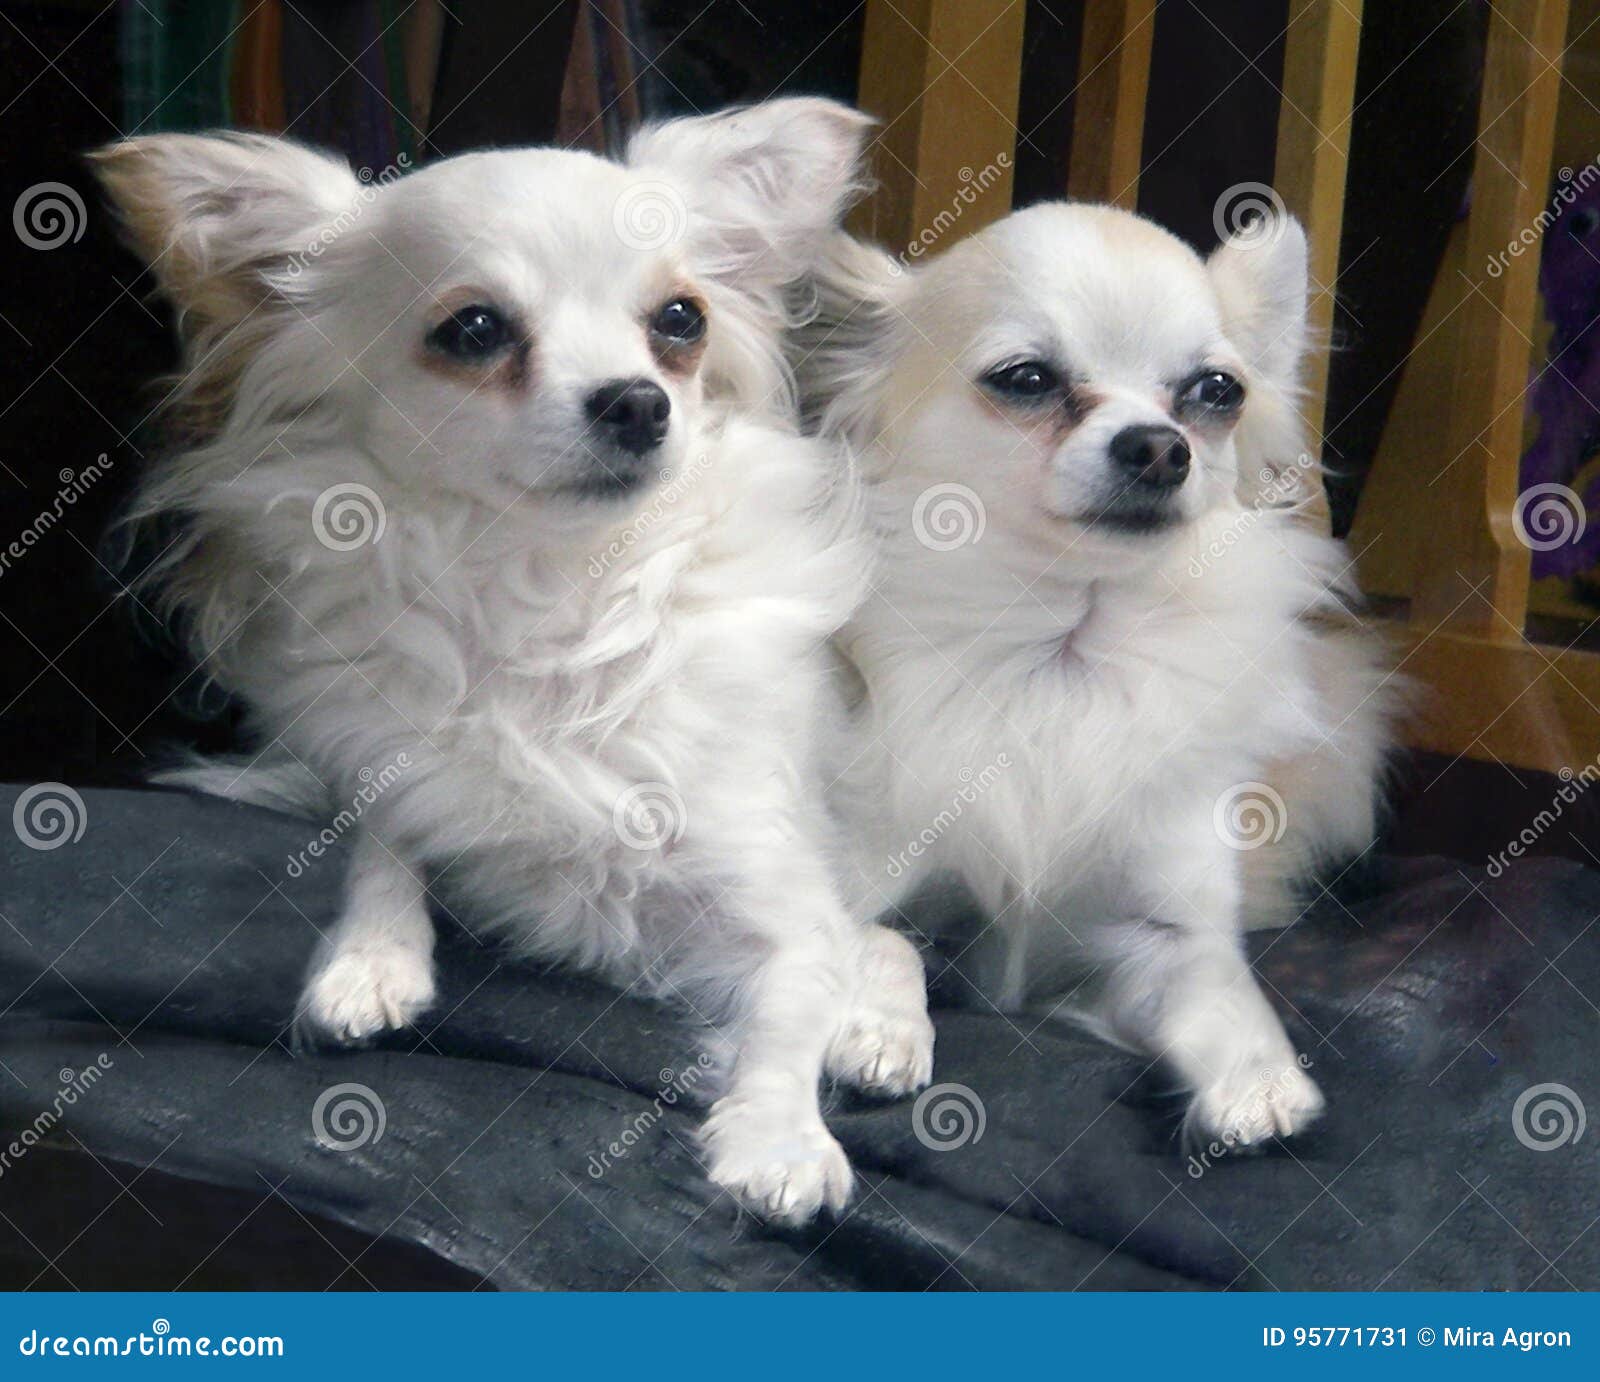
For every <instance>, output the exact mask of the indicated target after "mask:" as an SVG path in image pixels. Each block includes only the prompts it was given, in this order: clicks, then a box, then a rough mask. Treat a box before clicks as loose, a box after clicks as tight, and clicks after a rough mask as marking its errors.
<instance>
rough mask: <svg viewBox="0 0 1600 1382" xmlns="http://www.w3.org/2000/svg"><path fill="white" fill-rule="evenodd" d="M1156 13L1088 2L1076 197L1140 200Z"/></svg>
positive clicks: (1070, 187)
mask: <svg viewBox="0 0 1600 1382" xmlns="http://www.w3.org/2000/svg"><path fill="white" fill-rule="evenodd" d="M1358 3H1359V0H1358ZM1155 13H1156V0H1101V3H1098V4H1086V5H1085V6H1084V7H1083V37H1082V40H1081V41H1080V43H1079V45H1078V85H1077V87H1076V88H1075V90H1074V95H1073V114H1072V159H1071V161H1070V162H1069V163H1068V164H1067V195H1068V196H1069V197H1073V198H1075V199H1077V200H1079V201H1086V202H1111V203H1112V204H1113V205H1116V206H1120V207H1124V208H1126V209H1127V210H1129V211H1133V210H1135V209H1136V207H1137V204H1138V200H1139V170H1140V167H1141V166H1142V164H1141V155H1142V154H1143V152H1144V107H1145V97H1146V95H1147V94H1148V92H1149V90H1150V50H1151V47H1152V44H1153V41H1154V39H1155V32H1156V26H1155Z"/></svg>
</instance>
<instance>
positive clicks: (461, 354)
mask: <svg viewBox="0 0 1600 1382" xmlns="http://www.w3.org/2000/svg"><path fill="white" fill-rule="evenodd" d="M510 339H511V328H510V326H509V325H508V324H507V322H506V319H505V318H504V317H502V316H501V315H500V314H499V313H498V312H496V311H495V310H494V308H492V307H485V306H483V305H482V304H481V303H474V304H473V305H472V306H471V307H463V308H462V309H461V310H460V311H459V312H456V313H454V314H453V315H452V316H449V317H446V318H445V319H444V320H443V321H442V322H440V323H439V325H438V326H436V327H434V328H433V330H432V331H430V332H429V333H428V344H429V346H431V347H432V348H433V349H434V350H438V351H442V352H443V353H444V354H446V355H448V356H450V357H451V358H452V359H456V360H482V359H484V358H485V357H487V356H490V355H493V354H494V353H495V352H496V351H497V350H499V349H500V347H501V346H503V345H505V344H506V343H507V342H508V341H510Z"/></svg>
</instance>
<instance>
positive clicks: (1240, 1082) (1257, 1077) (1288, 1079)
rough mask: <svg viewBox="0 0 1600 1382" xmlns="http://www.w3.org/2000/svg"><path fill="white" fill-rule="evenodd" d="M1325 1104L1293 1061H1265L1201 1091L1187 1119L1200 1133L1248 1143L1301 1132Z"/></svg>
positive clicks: (1230, 1143) (1228, 1141)
mask: <svg viewBox="0 0 1600 1382" xmlns="http://www.w3.org/2000/svg"><path fill="white" fill-rule="evenodd" d="M1325 1103H1326V1101H1325V1100H1324V1099H1323V1097H1322V1091H1321V1090H1320V1089H1318V1088H1317V1086H1316V1084H1315V1082H1314V1081H1313V1080H1312V1079H1311V1077H1310V1076H1309V1075H1307V1074H1306V1072H1305V1071H1304V1070H1302V1069H1301V1068H1300V1066H1299V1064H1298V1063H1297V1062H1296V1061H1294V1060H1293V1059H1290V1060H1263V1061H1260V1062H1258V1063H1251V1064H1246V1065H1244V1066H1242V1067H1241V1068H1239V1069H1238V1070H1236V1071H1235V1072H1233V1073H1232V1074H1230V1075H1229V1076H1228V1077H1227V1078H1225V1079H1221V1080H1218V1081H1216V1082H1215V1083H1214V1084H1211V1085H1208V1086H1206V1087H1205V1088H1203V1089H1201V1090H1200V1091H1199V1092H1198V1093H1197V1094H1196V1095H1195V1098H1194V1104H1193V1106H1192V1107H1191V1108H1190V1110H1189V1117H1190V1124H1191V1126H1192V1127H1193V1128H1194V1129H1195V1131H1197V1132H1199V1133H1200V1134H1202V1135H1203V1136H1204V1137H1206V1138H1208V1139H1211V1140H1213V1141H1219V1142H1223V1143H1225V1144H1226V1145H1228V1146H1235V1147H1249V1146H1254V1145H1255V1144H1257V1143H1260V1142H1266V1141H1268V1140H1269V1139H1271V1138H1274V1137H1288V1136H1290V1135H1292V1134H1294V1133H1297V1132H1300V1131H1302V1130H1303V1129H1305V1128H1306V1127H1308V1126H1310V1124H1311V1123H1312V1122H1313V1121H1314V1120H1315V1119H1316V1117H1317V1115H1318V1114H1320V1113H1321V1112H1322V1110H1323V1107H1324V1105H1325Z"/></svg>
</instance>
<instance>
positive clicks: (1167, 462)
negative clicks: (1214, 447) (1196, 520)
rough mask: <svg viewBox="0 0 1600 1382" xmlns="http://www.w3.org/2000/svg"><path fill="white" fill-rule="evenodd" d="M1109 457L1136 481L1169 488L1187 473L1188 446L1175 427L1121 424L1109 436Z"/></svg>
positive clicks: (1181, 479) (1130, 478)
mask: <svg viewBox="0 0 1600 1382" xmlns="http://www.w3.org/2000/svg"><path fill="white" fill-rule="evenodd" d="M1111 460H1112V462H1113V463H1114V464H1115V465H1116V466H1117V467H1118V468H1119V469H1120V470H1122V471H1123V473H1124V474H1125V475H1126V476H1127V478H1128V479H1129V480H1130V481H1132V482H1133V483H1135V484H1140V485H1149V486H1151V487H1152V488H1155V489H1171V488H1173V487H1174V486H1175V485H1181V484H1182V483H1183V481H1184V477H1185V476H1187V475H1188V473H1189V446H1188V443H1187V442H1185V441H1184V439H1183V437H1182V436H1181V435H1180V434H1179V432H1178V430H1177V428H1175V427H1160V426H1148V425H1146V426H1137V427H1124V428H1123V429H1122V430H1121V431H1120V432H1118V433H1117V434H1116V436H1114V437H1112V438H1111Z"/></svg>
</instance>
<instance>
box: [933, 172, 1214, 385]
mask: <svg viewBox="0 0 1600 1382" xmlns="http://www.w3.org/2000/svg"><path fill="white" fill-rule="evenodd" d="M962 248H963V249H964V250H966V251H967V256H966V257H967V262H968V264H969V265H970V266H971V267H972V270H973V272H974V274H975V275H976V276H977V277H978V278H979V280H980V284H981V286H980V292H982V293H984V295H985V296H986V297H987V298H988V302H989V306H988V308H987V310H988V311H990V312H1000V313H1003V314H1005V315H1006V316H1008V317H1010V318H1011V319H1012V320H1013V321H1014V322H1015V323H1016V325H1017V326H1018V327H1019V328H1021V329H1025V330H1031V331H1032V332H1033V333H1034V334H1036V335H1041V336H1044V337H1046V338H1047V341H1048V343H1050V344H1053V345H1055V346H1056V347H1057V348H1058V349H1059V350H1060V351H1061V352H1062V353H1063V354H1064V355H1065V356H1066V357H1067V358H1068V362H1069V363H1071V364H1073V365H1074V366H1077V367H1079V368H1083V369H1086V370H1089V371H1091V372H1092V371H1094V370H1096V369H1098V368H1102V367H1122V368H1125V369H1128V370H1129V371H1135V372H1142V373H1149V372H1152V371H1153V372H1155V373H1158V374H1159V373H1162V372H1164V371H1166V370H1168V369H1170V368H1174V367H1177V366H1179V365H1181V364H1184V363H1187V362H1188V361H1189V360H1191V359H1192V358H1193V357H1195V356H1196V355H1198V354H1201V353H1204V352H1205V351H1207V350H1210V349H1212V348H1214V347H1215V346H1217V345H1218V344H1219V343H1220V341H1221V339H1222V323H1221V314H1220V309H1219V306H1218V303H1217V298H1216V293H1215V291H1214V289H1213V287H1212V284H1211V280H1210V278H1209V276H1208V275H1207V273H1206V270H1205V265H1204V264H1203V263H1202V261H1201V260H1200V258H1199V256H1198V255H1196V254H1195V253H1194V251H1193V250H1191V249H1190V248H1189V247H1188V246H1187V245H1185V244H1184V243H1183V242H1182V241H1181V240H1179V239H1178V238H1177V237H1176V236H1174V235H1171V234H1169V233H1168V232H1166V231H1165V230H1162V229H1161V228H1160V227H1159V226H1156V225H1154V224H1152V223H1151V222H1149V221H1146V220H1143V219H1141V218H1139V217H1136V216H1132V215H1130V214H1128V213H1126V212H1121V211H1117V210H1114V209H1112V208H1109V207H1098V206H1079V205H1071V204H1065V203H1053V204H1047V205H1043V206H1037V207H1032V208H1029V209H1028V210H1025V211H1021V212H1018V213H1016V214H1014V215H1012V216H1009V217H1007V218H1006V219H1005V220H1003V221H1000V222H998V223H997V224H996V225H994V226H991V227H990V228H989V229H988V230H986V231H985V232H983V234H982V235H981V236H980V237H978V243H975V244H973V245H971V246H970V247H968V246H963V247H962ZM1042 343H1043V342H1042Z"/></svg>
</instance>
